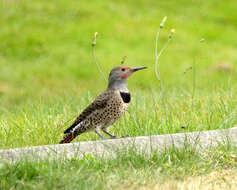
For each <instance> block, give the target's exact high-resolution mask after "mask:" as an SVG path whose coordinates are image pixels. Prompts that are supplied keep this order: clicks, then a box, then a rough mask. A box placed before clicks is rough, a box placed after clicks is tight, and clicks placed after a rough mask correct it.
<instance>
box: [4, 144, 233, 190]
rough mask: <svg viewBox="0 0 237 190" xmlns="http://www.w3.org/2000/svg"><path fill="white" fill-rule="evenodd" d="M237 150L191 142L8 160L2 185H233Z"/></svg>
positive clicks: (42, 187) (15, 187)
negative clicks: (159, 148) (104, 154)
mask: <svg viewBox="0 0 237 190" xmlns="http://www.w3.org/2000/svg"><path fill="white" fill-rule="evenodd" d="M236 151H237V150H236V147H233V146H231V145H225V146H224V145H220V146H219V147H217V148H216V149H215V150H211V151H210V152H206V153H205V154H202V155H200V154H198V153H196V151H195V149H194V148H191V147H189V146H186V147H185V148H183V149H176V148H170V149H166V150H164V152H162V153H161V154H157V153H156V151H154V152H153V153H152V154H150V155H148V154H145V153H144V152H140V153H138V152H136V151H135V150H132V149H130V150H129V151H128V152H126V151H122V152H118V154H117V156H116V158H109V159H108V158H107V159H104V158H100V157H96V158H94V157H92V156H90V155H87V156H85V157H84V158H83V159H71V160H57V161H56V160H54V161H52V160H51V161H49V160H44V161H39V162H29V161H23V162H18V163H14V164H7V163H5V164H1V165H0V177H1V180H0V188H1V189H91V190H92V189H138V188H139V189H177V188H179V189H188V188H185V187H191V186H192V187H195V186H196V187H201V185H202V184H205V186H203V187H205V188H206V189H213V188H214V187H215V189H217V188H219V189H221V187H226V188H225V189H231V188H232V189H234V188H236V186H237V183H236V181H235V180H234V179H235V178H236V176H235V175H236V172H237V170H236V166H237V157H236ZM219 174H220V176H219V177H218V175H219ZM226 174H229V176H227V175H226ZM231 177H233V178H231ZM228 179H230V180H228ZM185 181H187V182H190V183H187V182H186V183H185ZM201 181H203V183H200V182H201ZM182 184H183V186H182ZM181 187H183V188H181ZM207 187H209V188H207ZM205 188H204V189H205ZM189 189H193V188H189Z"/></svg>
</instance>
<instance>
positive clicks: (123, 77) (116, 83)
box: [108, 65, 147, 90]
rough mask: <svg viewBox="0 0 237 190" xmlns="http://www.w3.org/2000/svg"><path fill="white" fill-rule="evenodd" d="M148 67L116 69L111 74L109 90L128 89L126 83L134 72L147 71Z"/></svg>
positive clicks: (122, 67)
mask: <svg viewBox="0 0 237 190" xmlns="http://www.w3.org/2000/svg"><path fill="white" fill-rule="evenodd" d="M146 68H147V67H134V68H132V67H129V66H125V65H121V66H117V67H114V68H113V69H112V70H111V71H110V74H109V85H108V88H109V89H116V90H117V89H118V90H119V89H121V90H122V89H124V88H126V89H127V87H126V81H127V79H128V77H129V76H131V75H132V74H133V73H134V72H136V71H139V70H142V69H146Z"/></svg>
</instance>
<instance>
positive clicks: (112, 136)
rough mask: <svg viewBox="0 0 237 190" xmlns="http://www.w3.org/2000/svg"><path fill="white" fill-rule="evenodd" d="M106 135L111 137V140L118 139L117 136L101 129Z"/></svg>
mask: <svg viewBox="0 0 237 190" xmlns="http://www.w3.org/2000/svg"><path fill="white" fill-rule="evenodd" d="M101 130H102V131H103V132H104V133H106V134H107V135H109V136H110V137H111V139H116V138H117V137H116V136H115V135H112V134H110V133H109V132H108V131H107V130H106V129H105V128H102V129H101Z"/></svg>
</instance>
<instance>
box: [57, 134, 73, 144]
mask: <svg viewBox="0 0 237 190" xmlns="http://www.w3.org/2000/svg"><path fill="white" fill-rule="evenodd" d="M75 137H76V135H74V133H67V134H65V136H64V137H63V140H61V141H60V144H65V143H70V142H71V141H72V140H73V139H74V138H75Z"/></svg>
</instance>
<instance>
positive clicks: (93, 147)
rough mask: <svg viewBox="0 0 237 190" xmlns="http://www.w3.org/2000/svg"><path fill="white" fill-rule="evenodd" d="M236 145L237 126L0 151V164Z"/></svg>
mask: <svg viewBox="0 0 237 190" xmlns="http://www.w3.org/2000/svg"><path fill="white" fill-rule="evenodd" d="M225 143H232V144H235V145H236V144H237V126H236V127H233V128H230V129H221V130H209V131H202V132H188V133H176V134H167V135H153V136H139V137H134V138H121V139H109V140H99V141H87V142H78V143H70V144H57V145H44V146H33V147H24V148H15V149H6V150H0V161H1V162H16V161H20V160H23V159H30V160H32V159H33V160H42V159H44V158H52V159H58V158H82V157H83V156H84V155H86V154H91V155H97V156H98V155H99V156H111V155H114V154H116V152H118V151H120V150H122V151H124V150H126V149H128V148H133V149H135V150H136V151H145V152H148V153H149V152H151V150H154V149H155V150H158V151H162V150H164V149H165V148H170V147H172V146H174V147H177V148H182V147H184V146H185V145H187V144H188V145H190V146H195V147H196V148H197V149H198V150H206V149H207V148H208V147H215V146H217V145H218V144H225Z"/></svg>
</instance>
